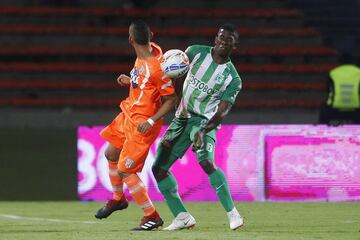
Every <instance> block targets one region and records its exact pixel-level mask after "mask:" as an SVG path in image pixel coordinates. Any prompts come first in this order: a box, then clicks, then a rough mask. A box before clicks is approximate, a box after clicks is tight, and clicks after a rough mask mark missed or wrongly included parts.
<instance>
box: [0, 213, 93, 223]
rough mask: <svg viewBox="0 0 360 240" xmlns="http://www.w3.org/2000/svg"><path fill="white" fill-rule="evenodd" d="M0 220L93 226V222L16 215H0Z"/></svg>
mask: <svg viewBox="0 0 360 240" xmlns="http://www.w3.org/2000/svg"><path fill="white" fill-rule="evenodd" d="M0 218H3V219H9V220H15V221H18V220H30V221H42V222H54V223H85V224H94V223H96V222H93V221H77V220H65V219H55V218H40V217H23V216H18V215H10V214H0Z"/></svg>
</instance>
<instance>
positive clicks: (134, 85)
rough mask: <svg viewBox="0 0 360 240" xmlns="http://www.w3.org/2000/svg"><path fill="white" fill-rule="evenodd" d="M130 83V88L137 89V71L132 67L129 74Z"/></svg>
mask: <svg viewBox="0 0 360 240" xmlns="http://www.w3.org/2000/svg"><path fill="white" fill-rule="evenodd" d="M130 81H131V86H132V88H137V87H138V85H139V74H138V71H137V69H136V67H134V68H133V69H132V70H131V72H130Z"/></svg>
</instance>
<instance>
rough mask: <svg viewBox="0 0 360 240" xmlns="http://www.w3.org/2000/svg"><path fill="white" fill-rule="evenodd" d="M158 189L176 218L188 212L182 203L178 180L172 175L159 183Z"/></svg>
mask: <svg viewBox="0 0 360 240" xmlns="http://www.w3.org/2000/svg"><path fill="white" fill-rule="evenodd" d="M158 187H159V190H160V192H161V193H162V195H163V196H164V198H165V200H166V204H167V205H168V207H169V208H170V211H171V212H172V214H173V215H174V217H176V216H177V215H178V214H179V213H181V212H187V210H186V208H185V206H184V204H183V202H182V201H181V198H180V195H179V192H178V185H177V183H176V179H175V178H174V176H173V175H172V174H170V175H169V176H168V177H167V178H165V179H164V180H162V181H160V182H158Z"/></svg>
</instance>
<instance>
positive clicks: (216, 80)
mask: <svg viewBox="0 0 360 240" xmlns="http://www.w3.org/2000/svg"><path fill="white" fill-rule="evenodd" d="M224 79H225V76H224V74H222V73H219V74H218V75H217V76H216V78H215V82H216V83H217V84H220V83H222V82H223V81H224Z"/></svg>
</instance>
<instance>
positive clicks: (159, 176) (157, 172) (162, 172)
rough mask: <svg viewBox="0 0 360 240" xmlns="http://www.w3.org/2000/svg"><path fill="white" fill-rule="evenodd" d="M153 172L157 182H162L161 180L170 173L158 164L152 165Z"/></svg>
mask: <svg viewBox="0 0 360 240" xmlns="http://www.w3.org/2000/svg"><path fill="white" fill-rule="evenodd" d="M152 172H153V174H154V177H155V179H156V181H157V182H160V181H161V180H163V179H165V178H167V176H168V175H169V173H168V171H166V170H164V169H161V168H158V167H156V166H153V167H152Z"/></svg>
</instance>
